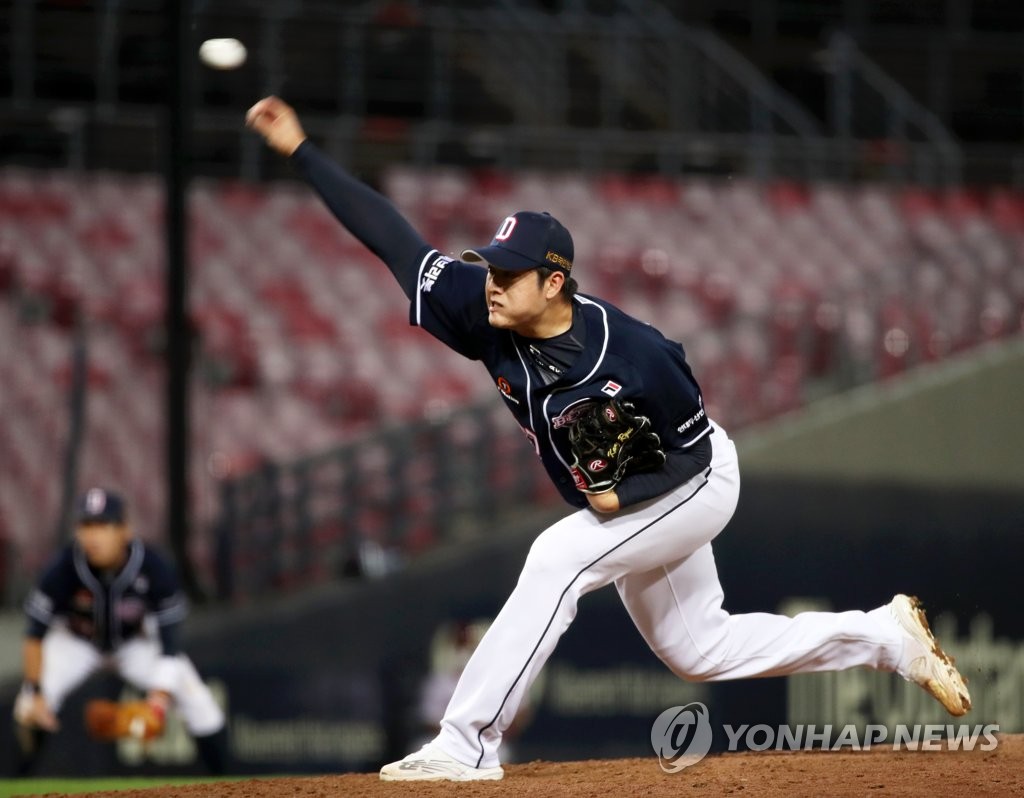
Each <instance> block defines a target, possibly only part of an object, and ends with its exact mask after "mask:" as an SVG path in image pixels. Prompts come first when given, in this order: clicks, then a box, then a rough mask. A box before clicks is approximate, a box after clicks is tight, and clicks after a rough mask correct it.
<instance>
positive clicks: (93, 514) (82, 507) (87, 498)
mask: <svg viewBox="0 0 1024 798" xmlns="http://www.w3.org/2000/svg"><path fill="white" fill-rule="evenodd" d="M75 520H76V522H77V523H79V524H123V523H124V520H125V512H124V499H122V498H121V497H120V496H119V495H118V494H116V493H114V492H113V491H109V490H104V489H103V488H90V489H89V490H87V491H86V492H85V493H83V494H82V495H81V496H79V497H78V501H77V502H76V504H75Z"/></svg>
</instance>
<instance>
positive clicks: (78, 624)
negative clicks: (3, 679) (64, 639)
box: [25, 539, 188, 655]
mask: <svg viewBox="0 0 1024 798" xmlns="http://www.w3.org/2000/svg"><path fill="white" fill-rule="evenodd" d="M187 610H188V605H187V601H186V599H185V596H184V595H183V594H182V592H181V590H180V588H179V583H178V579H177V576H176V574H175V573H174V570H173V569H172V568H171V566H170V565H169V564H168V563H167V562H166V561H165V560H164V559H163V558H162V557H160V555H158V554H157V553H156V552H155V551H154V550H153V549H151V548H149V547H148V546H146V545H145V544H144V543H142V542H141V541H140V540H137V539H135V540H132V541H131V542H130V543H129V546H128V559H127V561H126V562H125V564H124V566H123V567H122V568H121V569H120V570H119V571H117V572H116V573H112V574H104V573H101V572H99V571H97V570H96V569H94V568H92V567H91V566H90V565H89V563H88V562H87V561H86V558H85V554H84V552H83V551H82V549H81V548H80V547H79V546H78V545H77V544H74V543H72V544H71V545H69V546H66V547H65V548H64V549H62V550H61V551H60V553H59V554H58V555H57V556H56V557H55V558H54V560H53V561H52V562H51V563H50V565H49V566H48V567H47V568H46V570H45V571H44V572H43V575H42V576H41V577H40V579H39V583H38V586H37V587H36V588H35V589H34V590H33V591H32V593H30V594H29V597H28V598H27V599H26V600H25V613H26V614H27V615H28V618H29V626H28V634H29V635H30V636H33V637H42V636H43V634H44V633H45V632H46V630H47V629H48V628H49V626H50V624H51V623H53V621H54V619H55V618H57V617H63V618H65V619H66V621H67V626H68V629H69V630H70V631H71V632H72V633H73V634H75V635H77V636H78V637H81V638H83V639H84V640H88V641H89V642H91V643H92V644H93V645H95V646H96V647H97V648H98V649H100V650H101V651H113V650H115V649H116V648H118V647H119V646H120V645H121V644H122V643H124V642H125V641H127V640H131V639H132V638H133V637H135V636H137V635H139V634H141V633H142V629H143V621H144V619H145V618H146V616H147V615H151V616H153V617H154V618H155V620H156V622H157V624H158V625H159V628H160V633H161V634H160V637H161V640H162V641H163V648H164V654H166V655H172V654H176V653H177V650H176V646H177V643H176V639H175V638H176V635H175V634H173V632H174V630H176V629H177V627H178V626H179V625H180V623H181V621H182V620H184V618H185V615H186V613H187Z"/></svg>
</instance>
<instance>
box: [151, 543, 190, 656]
mask: <svg viewBox="0 0 1024 798" xmlns="http://www.w3.org/2000/svg"><path fill="white" fill-rule="evenodd" d="M145 570H146V572H147V575H148V577H149V583H150V586H149V605H150V606H149V610H150V612H151V613H152V615H153V617H154V619H155V620H156V622H157V626H158V628H159V632H160V641H161V643H162V644H163V653H164V654H165V655H167V656H171V655H174V654H177V653H178V636H179V632H178V630H179V628H180V627H181V624H182V622H183V621H184V620H185V617H186V616H187V615H188V599H186V597H185V594H184V593H183V592H182V590H181V584H180V582H179V581H178V575H177V573H175V571H174V568H172V567H171V565H170V563H168V562H167V561H166V560H164V559H163V557H161V556H160V555H159V554H157V553H156V552H155V551H153V550H152V549H147V551H146V565H145Z"/></svg>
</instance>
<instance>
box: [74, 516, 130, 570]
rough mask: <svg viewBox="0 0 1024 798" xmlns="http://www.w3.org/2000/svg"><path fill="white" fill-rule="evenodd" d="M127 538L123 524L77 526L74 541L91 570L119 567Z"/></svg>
mask: <svg viewBox="0 0 1024 798" xmlns="http://www.w3.org/2000/svg"><path fill="white" fill-rule="evenodd" d="M129 538H130V534H129V532H128V527H127V526H126V525H124V524H79V525H78V527H77V528H76V529H75V539H76V540H77V541H78V545H79V546H81V547H82V551H83V552H85V559H87V560H88V561H89V565H91V566H92V567H93V568H117V567H119V566H120V565H121V564H122V563H123V562H124V558H125V546H126V545H127V544H128V540H129Z"/></svg>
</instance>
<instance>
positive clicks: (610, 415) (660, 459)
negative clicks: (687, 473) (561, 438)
mask: <svg viewBox="0 0 1024 798" xmlns="http://www.w3.org/2000/svg"><path fill="white" fill-rule="evenodd" d="M569 445H570V446H571V447H572V454H573V464H572V475H573V478H574V479H575V480H576V487H577V488H579V489H580V490H581V491H583V492H584V493H606V492H607V491H610V490H612V489H613V488H614V487H615V486H616V485H618V484H619V482H620V481H621V480H622V478H623V477H624V476H626V475H627V474H634V473H637V472H640V471H651V470H654V469H656V468H661V466H663V465H664V464H665V452H664V451H662V449H661V439H660V438H658V436H657V435H656V434H655V433H654V432H652V431H651V420H650V419H649V418H647V416H640V415H636V408H635V407H634V406H633V405H632V404H631V403H629V402H620V401H618V400H616V399H609V400H608V401H607V402H604V403H596V404H593V405H591V406H590V407H588V408H587V410H586V411H585V412H584V413H583V415H582V416H580V417H579V418H578V419H576V421H574V422H573V424H572V426H571V427H569Z"/></svg>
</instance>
